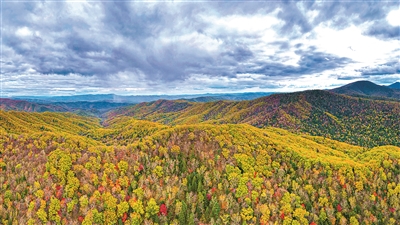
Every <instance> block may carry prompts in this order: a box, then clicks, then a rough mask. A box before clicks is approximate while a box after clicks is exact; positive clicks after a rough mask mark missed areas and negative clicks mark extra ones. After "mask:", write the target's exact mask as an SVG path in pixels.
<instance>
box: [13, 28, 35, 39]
mask: <svg viewBox="0 0 400 225" xmlns="http://www.w3.org/2000/svg"><path fill="white" fill-rule="evenodd" d="M15 34H16V35H17V36H19V37H27V36H32V34H33V32H32V31H31V30H30V29H29V28H28V27H21V28H19V29H18V30H17V31H15Z"/></svg>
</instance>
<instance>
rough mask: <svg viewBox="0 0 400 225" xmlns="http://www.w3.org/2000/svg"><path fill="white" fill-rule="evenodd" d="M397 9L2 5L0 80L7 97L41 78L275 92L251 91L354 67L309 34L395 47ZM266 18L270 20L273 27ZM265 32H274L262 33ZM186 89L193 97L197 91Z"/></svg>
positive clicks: (383, 68)
mask: <svg viewBox="0 0 400 225" xmlns="http://www.w3.org/2000/svg"><path fill="white" fill-rule="evenodd" d="M395 8H396V4H395V3H359V2H357V3H351V2H345V3H337V2H310V1H307V2H302V3H300V2H286V1H282V2H268V3H267V4H266V3H259V2H258V3H257V2H254V3H243V2H242V3H238V2H215V3H210V4H203V3H199V2H196V3H187V2H186V3H185V2H180V3H167V2H163V3H143V2H142V3H133V2H98V3H96V2H92V3H81V2H69V3H67V2H46V1H43V2H29V3H17V2H15V3H11V2H7V3H3V11H2V13H3V25H4V26H3V30H2V36H3V49H4V51H3V58H4V59H6V60H5V61H4V62H2V65H3V73H4V74H5V75H6V78H5V79H4V80H5V82H8V83H7V84H8V85H14V86H12V87H11V86H10V87H9V90H10V92H16V91H15V90H17V89H16V88H14V87H17V86H18V84H21V83H24V82H21V81H20V82H19V83H18V81H15V80H13V78H12V77H13V76H14V77H15V76H19V75H21V74H23V75H24V77H25V78H24V79H26V80H29V79H28V78H29V74H32V75H31V77H32V78H35V79H38V78H40V77H43V78H44V79H40V82H43V83H44V82H47V84H43V85H42V86H43V87H49V86H50V83H51V84H52V85H57V86H59V87H79V88H81V89H84V88H85V87H88V88H99V89H101V88H117V87H124V88H125V87H126V86H129V85H130V86H131V87H132V88H137V89H140V88H149V87H157V88H158V89H159V90H162V91H168V90H169V89H170V87H173V86H174V85H175V86H176V85H179V84H182V83H185V84H188V83H187V82H190V81H191V80H193V79H192V78H193V77H194V78H196V77H199V76H200V75H201V77H203V78H204V77H207V79H210V80H212V79H217V80H218V79H220V78H221V77H222V78H226V79H228V80H229V82H231V81H230V79H235V78H236V77H237V74H243V73H252V74H259V75H260V76H258V78H257V79H258V80H257V79H256V80H254V81H241V82H242V83H240V84H235V85H237V86H235V87H234V88H233V87H232V89H240V87H242V88H243V89H246V88H251V87H256V86H257V85H258V87H260V88H272V87H273V88H276V87H278V85H276V84H268V85H264V86H263V85H259V84H258V83H260V82H261V81H262V82H264V79H266V76H269V77H270V78H271V77H282V78H290V79H296V78H298V77H301V76H303V75H313V74H321V73H324V72H326V71H330V70H335V69H340V68H344V67H345V66H346V65H350V64H353V63H356V61H355V60H353V59H352V58H351V57H350V56H348V55H338V54H333V53H330V52H324V51H323V50H322V49H321V48H320V47H321V46H317V45H313V42H312V39H313V38H317V37H316V36H317V34H315V33H314V32H313V31H314V29H315V28H316V27H318V26H319V25H321V24H324V23H325V24H328V23H329V26H330V27H331V28H332V29H336V30H340V29H344V28H346V27H348V26H350V25H355V26H358V25H361V24H365V23H367V22H370V25H369V26H368V27H367V29H366V30H365V32H364V34H365V35H369V36H372V37H375V38H377V39H380V40H384V41H385V40H393V39H396V38H398V35H399V33H398V32H399V27H393V26H391V25H389V24H388V23H387V21H386V19H385V18H386V15H387V13H388V11H390V10H392V9H395ZM312 11H314V12H315V13H316V14H315V16H314V17H313V16H310V14H309V13H310V12H312ZM15 15H19V16H15ZM264 15H270V16H271V17H275V18H276V21H275V20H272V19H270V18H264V17H262V16H264ZM257 16H258V17H257ZM210 18H211V19H210ZM237 18H253V19H254V20H249V22H248V24H230V23H233V22H232V21H234V22H235V21H237V20H235V19H237ZM218 20H221V21H222V22H221V21H218ZM254 21H256V22H254ZM252 23H253V24H252ZM255 23H257V24H255ZM269 23H271V25H268V24H269ZM265 24H267V25H265ZM227 25H229V26H227ZM264 26H265V27H266V28H265V29H264V28H262V27H264ZM266 30H268V31H273V32H272V33H271V34H269V33H267V31H266ZM274 34H275V35H276V37H274V36H273V35H274ZM268 35H271V38H270V39H271V40H269V36H268ZM289 53H290V54H289ZM293 57H298V59H296V58H293ZM287 61H293V62H294V63H295V64H296V65H294V64H293V62H292V63H287ZM396 66H397V67H396ZM396 68H397V69H396ZM353 71H354V70H353ZM353 71H350V72H353ZM354 72H359V73H362V74H363V75H372V74H374V73H381V74H382V73H385V72H390V74H397V73H400V72H399V70H398V64H396V65H393V64H392V62H390V61H388V63H387V64H385V65H380V64H376V65H373V68H372V69H371V68H364V67H363V68H359V69H358V70H356V71H354ZM59 75H61V76H66V77H79V76H81V77H82V80H85V81H88V80H87V79H86V78H85V77H90V79H89V80H90V81H91V82H94V83H85V84H77V83H75V82H69V83H68V82H65V83H63V82H62V81H61V82H58V81H57V82H56V83H52V82H51V81H50V80H51V79H52V78H53V77H55V78H57V79H59ZM348 77H350V75H349V76H348ZM49 79H50V80H49ZM204 79H205V78H204ZM342 79H343V78H342ZM207 82H210V83H212V84H210V85H209V86H208V87H209V88H211V89H213V88H215V89H221V87H224V89H229V88H228V87H226V86H224V85H221V84H215V83H213V82H211V81H207ZM229 82H228V83H229ZM232 82H233V83H234V81H232ZM232 82H231V83H230V84H233V83H232ZM24 84H26V82H25V83H24ZM193 85H194V86H193V88H197V87H195V86H196V85H201V84H197V83H193ZM29 88H31V89H32V90H36V88H38V87H36V86H33V85H32V86H30V87H29ZM107 90H108V89H107ZM149 90H154V89H149ZM21 91H22V90H21Z"/></svg>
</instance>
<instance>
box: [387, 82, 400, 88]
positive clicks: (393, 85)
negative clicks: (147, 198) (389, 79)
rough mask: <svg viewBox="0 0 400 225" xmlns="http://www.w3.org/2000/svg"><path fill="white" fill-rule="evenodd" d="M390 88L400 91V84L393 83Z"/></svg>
mask: <svg viewBox="0 0 400 225" xmlns="http://www.w3.org/2000/svg"><path fill="white" fill-rule="evenodd" d="M388 87H389V88H393V89H400V82H396V83H393V84H391V85H389V86H388Z"/></svg>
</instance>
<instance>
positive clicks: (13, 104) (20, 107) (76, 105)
mask: <svg viewBox="0 0 400 225" xmlns="http://www.w3.org/2000/svg"><path fill="white" fill-rule="evenodd" d="M127 105H129V103H114V102H105V101H99V102H87V101H78V102H47V103H44V101H43V103H38V102H34V101H33V102H32V101H25V100H15V99H7V98H0V109H2V110H5V111H10V110H14V111H25V112H74V113H77V114H81V115H91V116H100V115H101V114H103V113H104V112H107V111H109V110H111V109H115V108H118V107H122V106H127Z"/></svg>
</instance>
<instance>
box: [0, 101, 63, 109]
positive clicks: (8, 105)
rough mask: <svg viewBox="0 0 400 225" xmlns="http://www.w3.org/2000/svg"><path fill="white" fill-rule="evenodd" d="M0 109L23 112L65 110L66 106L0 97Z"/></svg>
mask: <svg viewBox="0 0 400 225" xmlns="http://www.w3.org/2000/svg"><path fill="white" fill-rule="evenodd" d="M0 109H2V110H6V111H8V110H16V111H25V112H47V111H49V112H67V111H68V108H66V107H63V106H59V105H53V104H41V103H34V102H29V101H24V100H14V99H7V98H0Z"/></svg>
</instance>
